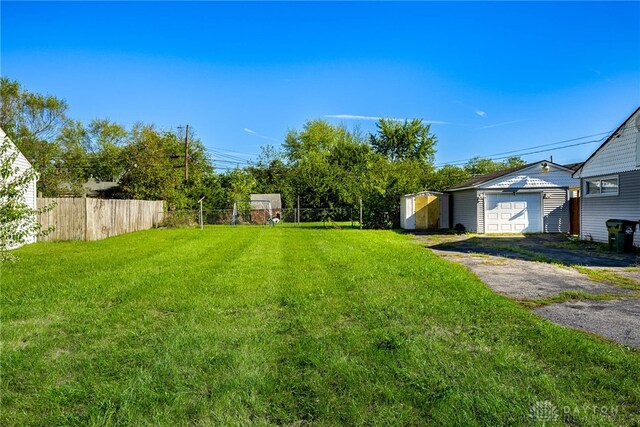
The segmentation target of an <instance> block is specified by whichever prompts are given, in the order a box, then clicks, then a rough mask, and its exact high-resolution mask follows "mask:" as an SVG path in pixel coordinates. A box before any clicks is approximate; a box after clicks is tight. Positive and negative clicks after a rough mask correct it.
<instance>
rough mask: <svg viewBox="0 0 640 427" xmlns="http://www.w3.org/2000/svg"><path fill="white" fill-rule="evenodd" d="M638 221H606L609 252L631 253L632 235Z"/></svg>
mask: <svg viewBox="0 0 640 427" xmlns="http://www.w3.org/2000/svg"><path fill="white" fill-rule="evenodd" d="M637 225H638V221H629V220H626V219H610V220H607V230H608V232H609V250H610V251H615V252H633V251H634V249H633V235H634V233H635V231H636V226H637Z"/></svg>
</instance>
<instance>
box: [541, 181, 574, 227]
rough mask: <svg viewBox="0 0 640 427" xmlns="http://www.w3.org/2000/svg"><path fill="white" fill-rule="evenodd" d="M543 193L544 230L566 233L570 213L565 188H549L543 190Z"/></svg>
mask: <svg viewBox="0 0 640 427" xmlns="http://www.w3.org/2000/svg"><path fill="white" fill-rule="evenodd" d="M543 194H544V197H543V199H542V212H543V214H544V217H543V218H544V232H545V233H568V232H569V222H570V213H569V200H568V192H567V190H563V189H559V188H558V189H549V190H545V191H544V193H543Z"/></svg>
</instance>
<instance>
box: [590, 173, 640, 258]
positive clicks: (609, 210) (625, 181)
mask: <svg viewBox="0 0 640 427" xmlns="http://www.w3.org/2000/svg"><path fill="white" fill-rule="evenodd" d="M618 177H619V187H618V195H617V196H616V195H613V196H610V197H583V198H582V199H581V207H580V217H581V218H580V237H581V238H582V239H585V240H595V241H598V242H606V241H607V240H608V235H607V227H606V225H605V221H606V220H608V219H627V220H631V221H638V220H640V170H638V171H634V172H626V173H621V174H619V175H618ZM584 181H586V180H583V182H584ZM585 185H586V184H585ZM583 188H584V187H583ZM635 244H636V246H640V233H638V230H636V235H635Z"/></svg>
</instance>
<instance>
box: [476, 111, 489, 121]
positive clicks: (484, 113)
mask: <svg viewBox="0 0 640 427" xmlns="http://www.w3.org/2000/svg"><path fill="white" fill-rule="evenodd" d="M476 114H477V115H478V116H480V117H482V118H483V119H484V118H485V117H487V113H486V112H484V111H482V110H476Z"/></svg>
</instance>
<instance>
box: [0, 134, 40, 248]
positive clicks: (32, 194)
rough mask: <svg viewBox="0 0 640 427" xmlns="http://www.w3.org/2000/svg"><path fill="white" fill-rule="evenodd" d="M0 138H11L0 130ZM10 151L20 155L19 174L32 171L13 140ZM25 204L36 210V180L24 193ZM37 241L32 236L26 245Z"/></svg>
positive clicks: (17, 159) (18, 159) (18, 162)
mask: <svg viewBox="0 0 640 427" xmlns="http://www.w3.org/2000/svg"><path fill="white" fill-rule="evenodd" d="M0 138H2V139H3V140H4V139H5V138H6V139H8V138H9V137H8V136H7V135H6V134H5V133H4V131H3V130H2V129H0ZM9 144H10V149H11V150H15V152H17V153H18V156H17V157H16V160H15V162H14V167H16V168H17V169H18V173H23V172H24V171H26V170H27V169H31V163H29V161H28V160H27V158H26V157H25V156H24V155H23V154H22V153H21V152H20V150H18V148H17V147H16V146H15V144H13V142H12V141H11V140H9ZM24 202H25V203H26V204H27V206H29V207H30V208H32V209H35V208H36V180H35V179H34V180H33V181H31V182H30V183H29V185H28V187H27V189H26V191H25V193H24ZM35 241H36V237H35V236H31V237H29V238H28V239H27V241H26V243H33V242H35Z"/></svg>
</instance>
